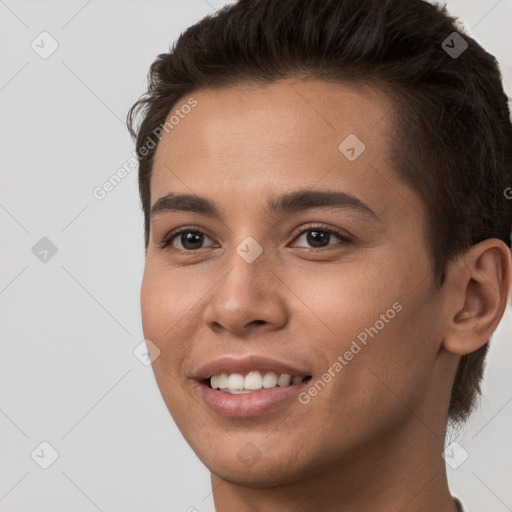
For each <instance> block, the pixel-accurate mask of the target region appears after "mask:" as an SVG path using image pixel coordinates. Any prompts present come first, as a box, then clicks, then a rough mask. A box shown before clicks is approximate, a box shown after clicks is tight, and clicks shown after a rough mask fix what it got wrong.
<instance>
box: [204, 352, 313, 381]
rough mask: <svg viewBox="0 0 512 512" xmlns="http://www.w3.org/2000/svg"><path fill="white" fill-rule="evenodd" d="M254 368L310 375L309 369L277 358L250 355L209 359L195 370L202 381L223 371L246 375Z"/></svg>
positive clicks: (304, 375)
mask: <svg viewBox="0 0 512 512" xmlns="http://www.w3.org/2000/svg"><path fill="white" fill-rule="evenodd" d="M252 370H258V371H274V372H276V373H277V374H278V375H279V374H281V373H288V374H289V375H291V376H293V377H295V376H298V377H306V376H308V375H310V374H309V373H308V371H307V370H303V369H301V368H298V367H294V366H292V365H290V364H288V363H284V362H282V361H279V360H277V359H271V358H269V357H262V356H257V355H250V356H245V357H236V356H223V357H220V358H218V359H214V360H213V361H209V362H208V363H206V364H204V365H202V366H201V367H199V369H198V370H197V371H196V372H195V375H194V378H195V379H196V380H199V381H202V380H205V379H209V378H210V377H212V376H213V375H220V374H221V373H227V374H231V373H241V374H242V375H245V374H247V373H249V372H250V371H252Z"/></svg>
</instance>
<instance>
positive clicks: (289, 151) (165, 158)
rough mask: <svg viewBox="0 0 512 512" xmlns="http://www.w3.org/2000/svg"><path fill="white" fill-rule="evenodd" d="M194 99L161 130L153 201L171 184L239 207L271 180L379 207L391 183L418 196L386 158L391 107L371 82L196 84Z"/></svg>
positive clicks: (269, 189) (272, 186)
mask: <svg viewBox="0 0 512 512" xmlns="http://www.w3.org/2000/svg"><path fill="white" fill-rule="evenodd" d="M190 97H192V98H193V99H194V100H195V101H196V102H197V103H196V104H195V106H194V107H193V108H192V109H186V111H187V112H189V113H187V114H185V115H184V114H182V115H181V116H179V122H177V123H176V122H174V123H173V124H172V126H173V127H172V129H170V130H169V131H168V133H166V132H164V135H163V137H162V139H161V141H160V143H159V145H158V147H157V151H156V153H155V159H154V165H153V175H152V179H151V203H152V204H154V203H155V201H156V200H157V199H158V198H159V197H160V196H162V195H165V194H167V193H169V192H171V191H177V192H182V193H195V194H200V195H207V196H211V195H212V194H214V195H215V194H217V195H218V196H219V197H223V195H225V197H224V200H225V202H231V203H233V202H238V203H239V206H243V205H244V202H245V204H247V200H250V198H251V197H260V196H261V194H264V195H268V196H271V195H273V194H274V193H275V192H276V189H277V188H278V189H279V190H281V191H288V190H295V189H297V188H304V187H306V188H315V187H319V188H329V189H333V188H334V189H337V190H340V191H350V192H352V193H355V194H358V193H359V195H360V196H361V197H362V198H364V199H365V200H366V201H368V202H372V203H373V204H374V205H375V209H376V210H380V211H381V212H382V213H385V211H386V210H387V208H388V204H387V203H386V201H385V200H382V196H383V194H382V193H383V192H384V191H385V190H386V189H388V188H391V189H393V190H394V191H395V194H391V196H393V195H396V194H398V197H402V198H403V197H404V194H405V195H407V194H409V195H410V194H412V196H411V197H410V198H409V199H410V200H412V201H413V202H414V201H415V200H417V199H418V198H417V197H413V196H414V193H413V191H412V190H407V187H406V188H405V189H403V188H404V186H405V185H404V184H402V183H400V181H399V179H398V176H397V175H396V173H395V172H394V169H393V168H392V166H391V164H390V162H388V158H387V150H388V145H389V139H388V137H389V134H390V133H392V128H393V118H392V114H393V108H392V103H391V101H390V100H389V98H388V97H387V96H386V95H385V94H384V93H382V92H380V91H379V90H377V89H374V88H370V87H365V88H363V89H359V90H355V89H354V88H351V87H346V86H341V85H339V84H331V83H327V82H324V81H319V80H309V81H305V80H280V81H278V82H276V83H272V84H266V85H264V86H262V85H254V84H252V85H250V84H243V85H242V84H241V85H237V86H233V87H226V88H220V89H202V90H198V91H196V92H194V93H193V94H191V95H190ZM190 97H184V98H182V99H181V100H179V101H178V102H177V103H176V105H174V107H173V108H172V110H171V112H170V113H169V116H168V119H170V118H171V116H173V115H174V116H175V117H174V121H176V119H177V117H178V116H176V114H177V113H179V111H180V108H181V106H182V105H184V104H186V103H187V101H189V100H190ZM176 111H178V112H176ZM352 148H353V149H354V150H353V151H352ZM347 150H348V152H347ZM354 155H355V156H356V158H355V159H354V158H353V157H354ZM348 157H350V158H348ZM320 185H321V186H320ZM401 189H403V190H401ZM388 197H390V195H389V194H388ZM390 199H391V200H392V201H393V197H390ZM394 200H395V205H396V198H395V199H394ZM396 206H399V205H396ZM405 206H406V205H404V207H405Z"/></svg>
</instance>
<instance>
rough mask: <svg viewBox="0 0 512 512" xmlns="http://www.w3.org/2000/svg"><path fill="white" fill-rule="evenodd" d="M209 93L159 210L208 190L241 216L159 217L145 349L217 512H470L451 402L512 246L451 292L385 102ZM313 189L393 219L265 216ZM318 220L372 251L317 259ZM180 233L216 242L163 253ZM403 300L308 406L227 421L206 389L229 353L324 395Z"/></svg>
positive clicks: (150, 262)
mask: <svg viewBox="0 0 512 512" xmlns="http://www.w3.org/2000/svg"><path fill="white" fill-rule="evenodd" d="M193 97H194V98H195V99H196V100H197V102H198V103H197V106H195V107H194V108H193V109H192V111H191V112H190V113H189V114H188V115H187V116H186V117H184V119H182V120H180V122H179V124H177V125H176V126H174V128H173V129H172V130H171V131H170V132H169V133H166V134H164V136H163V138H162V139H161V141H160V143H159V145H158V148H157V151H156V155H155V160H154V168H153V175H152V180H151V204H152V205H154V204H155V202H156V201H157V200H158V198H160V197H162V196H164V195H166V194H168V193H169V192H175V193H194V194H198V195H201V196H204V197H206V198H208V199H210V200H212V201H214V202H215V203H216V204H217V205H218V207H219V209H220V211H221V213H222V215H223V218H222V220H218V219H212V218H209V217H206V216H203V215H199V214H197V213H192V212H162V213H160V214H158V215H156V216H154V217H152V219H151V228H150V242H149V246H148V251H147V257H146V265H145V271H144V277H143V283H142V289H141V311H142V323H143V330H144V336H145V337H146V338H149V339H150V340H152V342H153V343H155V344H156V345H157V346H158V347H159V349H160V351H161V353H160V356H159V357H158V358H157V359H156V360H155V361H154V362H153V370H154V373H155V377H156V380H157V383H158V386H159V388H160V391H161V393H162V396H163V399H164V401H165V403H166V405H167V407H168V409H169V411H170V413H171V415H172V417H173V419H174V420H175V422H176V424H177V426H178V427H179V429H180V431H181V432H182V434H183V436H184V437H185V439H186V440H187V442H188V443H189V444H190V446H191V447H192V449H193V450H194V451H195V453H196V454H197V456H198V457H199V458H200V460H201V461H202V462H203V463H204V464H205V465H206V466H207V467H208V469H209V470H210V472H211V481H212V488H213V497H214V502H215V506H216V510H217V512H234V511H237V512H239V511H268V510H273V511H280V512H288V511H290V512H291V511H294V512H296V511H297V510H330V511H335V512H356V511H358V512H360V511H361V510H375V511H379V512H391V511H393V512H397V511H400V512H409V511H410V512H413V511H414V512H423V511H424V512H439V511H446V512H448V511H453V510H455V507H454V505H453V500H452V497H451V494H450V491H449V488H448V485H447V479H446V470H445V462H444V460H443V459H442V457H441V453H442V451H443V450H444V438H445V431H446V423H447V411H448V403H449V397H450V391H451V386H452V383H453V378H454V375H455V371H456V367H457V363H458V361H459V359H460V356H461V355H462V354H467V353H470V352H473V351H475V350H477V349H478V348H479V347H480V346H482V345H483V344H484V343H485V342H486V341H487V340H488V339H489V337H490V336H491V334H492V333H493V332H494V330H495V329H496V327H497V326H498V324H499V321H500V320H501V317H502V315H503V312H504V309H505V305H506V301H507V297H508V293H509V290H510V274H511V270H510V267H511V264H510V255H509V250H508V248H507V246H506V245H505V244H504V243H503V242H501V241H499V240H497V239H489V240H485V241H483V242H481V243H480V244H478V245H475V246H473V247H472V248H471V250H470V251H468V252H467V253H466V254H464V255H463V256H462V257H460V258H458V259H456V260H455V261H453V262H451V263H450V266H449V267H448V274H447V281H446V283H445V285H444V286H443V287H442V288H440V289H439V288H438V287H437V286H436V285H435V282H434V276H433V274H432V267H431V262H430V261H429V259H428V252H427V246H426V242H425V235H424V233H425V222H426V212H425V208H424V205H423V204H422V201H421V200H420V198H419V197H418V196H417V194H416V193H415V192H414V191H413V190H412V189H411V188H410V187H408V186H406V185H405V184H404V183H403V182H402V181H401V180H400V179H399V177H398V175H397V174H396V172H395V171H394V169H393V168H392V167H391V165H390V164H389V162H388V159H387V153H386V143H385V136H386V134H387V133H388V131H389V130H392V128H393V125H392V123H393V119H392V115H391V112H393V110H392V105H391V104H390V102H389V100H388V98H387V97H386V96H384V94H381V93H380V92H379V91H378V90H374V89H370V88H368V89H361V88H358V89H357V90H354V89H351V88H348V87H344V86H340V85H334V84H328V83H325V82H322V81H318V80H309V81H304V80H298V79H296V80H280V81H279V82H276V83H274V84H272V85H267V86H265V87H262V86H254V85H242V84H240V85H237V86H234V87H229V88H222V89H217V90H212V89H204V90H200V91H196V93H194V94H193ZM187 99H188V98H184V99H183V100H180V102H178V104H177V105H175V107H174V108H179V105H180V104H184V103H186V101H187ZM174 108H173V110H174ZM351 133H353V134H356V135H357V137H358V138H359V139H360V140H361V141H363V142H364V144H365V146H366V149H365V151H364V152H363V153H362V154H361V155H360V156H359V157H358V158H357V159H356V160H355V161H353V162H351V161H349V160H348V159H347V158H345V157H344V156H343V155H342V154H341V152H340V151H339V150H338V145H339V144H340V142H341V141H342V140H343V139H345V137H347V135H348V134H351ZM304 187H307V188H309V189H314V190H317V189H322V190H323V189H329V190H337V191H344V192H348V193H350V194H353V195H355V196H357V197H358V198H359V199H361V200H362V201H364V202H365V203H366V204H367V205H368V206H370V207H371V208H372V209H373V210H374V211H375V213H376V214H377V216H378V217H379V220H377V219H375V218H371V217H365V216H364V215H363V214H361V213H360V212H357V211H355V210H350V209H345V210H330V211H329V210H325V209H318V208H316V209H315V208H313V209H309V210H304V211H297V212H292V213H286V214H284V215H279V216H271V215H268V214H267V213H265V211H264V209H263V206H264V204H265V203H266V201H267V199H268V198H270V197H274V196H276V195H279V194H281V193H284V192H290V191H293V190H296V189H299V188H304ZM308 223H314V224H315V225H320V226H322V227H324V228H334V229H339V230H343V231H346V232H348V233H350V234H351V235H352V236H353V238H354V240H353V242H352V243H348V244H347V243H345V242H343V241H340V239H339V238H337V237H336V235H331V236H330V239H329V235H324V236H327V238H328V246H327V247H323V248H322V247H320V250H319V251H318V252H317V253H316V254H314V253H308V252H307V249H308V248H314V247H319V245H318V244H317V245H316V246H315V245H312V244H314V239H313V240H311V237H309V238H308V233H309V234H310V233H311V231H305V228H303V226H307V224H308ZM181 227H184V228H186V227H192V228H194V229H192V231H194V230H197V229H200V230H201V231H203V232H205V236H204V239H203V243H202V245H201V244H200V242H199V244H198V245H196V246H192V249H188V250H189V252H188V253H183V252H182V253H180V252H179V249H182V251H185V250H186V248H185V246H184V245H183V243H184V239H183V238H182V237H181V236H179V235H178V236H177V237H175V238H174V241H173V243H172V245H170V246H169V247H168V248H166V249H163V248H161V246H160V243H161V242H162V240H163V239H164V237H165V235H167V234H168V233H169V232H171V230H176V229H177V228H181ZM309 229H311V228H309ZM317 229H321V228H320V227H317ZM247 236H251V237H253V238H254V239H255V240H256V241H257V242H258V243H259V244H260V246H261V247H262V249H263V252H262V254H261V255H260V256H259V257H258V258H257V259H256V260H255V261H254V262H252V263H250V264H248V263H247V262H246V261H245V260H244V259H242V258H241V257H240V256H239V255H238V254H237V252H236V248H237V247H238V245H239V244H240V243H241V242H242V241H243V240H244V239H245V238H246V237H247ZM185 244H186V239H185ZM197 246H199V247H201V248H200V249H194V247H197ZM186 247H190V244H189V245H188V246H186ZM173 249H174V251H173ZM396 302H398V303H399V304H400V305H401V306H402V309H401V311H400V312H398V313H397V314H396V315H395V316H394V318H393V319H392V320H390V321H389V322H387V323H385V326H384V327H383V328H382V329H381V330H380V331H379V332H378V334H377V335H376V336H375V337H374V338H373V339H372V338H369V340H368V344H367V345H366V346H363V348H362V350H361V351H360V352H359V353H358V354H357V355H355V356H354V357H353V359H352V360H351V361H349V362H348V364H346V365H345V366H344V367H343V369H342V370H341V371H339V372H336V373H335V377H334V378H332V379H331V381H330V382H329V383H328V384H327V385H326V386H325V387H324V388H323V389H322V390H321V391H320V392H319V393H318V394H317V395H316V396H314V397H312V398H311V400H310V401H309V403H307V404H301V403H299V401H295V400H292V401H291V403H290V404H289V405H287V406H286V407H279V408H277V409H275V410H274V411H271V412H268V413H265V414H263V415H261V416H259V417H252V418H244V419H240V418H226V417H223V416H220V415H218V414H217V413H215V412H214V411H212V410H211V409H209V408H208V406H207V405H206V404H205V403H204V402H203V401H202V399H201V394H200V392H199V391H200V390H199V387H198V383H197V382H196V381H194V380H193V379H192V378H191V377H192V375H193V373H194V371H196V370H197V368H198V367H199V366H201V365H203V364H204V363H206V362H207V361H210V360H212V359H214V358H217V357H219V356H221V355H226V354H234V355H237V356H241V355H247V354H258V355H267V356H273V357H275V358H277V359H280V360H284V361H287V362H289V363H291V364H294V365H297V366H299V367H301V368H307V369H309V373H310V374H311V375H313V380H316V379H317V378H320V377H321V376H322V374H324V373H325V372H326V371H327V370H328V368H329V367H332V365H333V364H334V362H335V361H336V360H337V358H338V356H339V355H343V354H344V353H345V352H346V351H347V350H348V349H349V348H350V345H351V343H352V341H353V340H354V339H356V338H357V336H358V334H359V333H361V331H364V330H365V328H368V327H370V326H374V324H375V322H376V321H377V320H379V318H381V317H380V315H381V314H383V313H385V312H386V310H388V309H389V308H391V307H392V305H393V304H394V303H396ZM248 443H252V444H250V445H248ZM248 446H249V447H250V448H247V447H248ZM244 447H245V448H244ZM240 450H242V452H241V453H244V450H246V451H247V450H249V451H252V452H253V453H256V454H257V456H256V457H255V458H254V460H255V461H256V462H254V463H252V464H250V463H247V460H245V461H244V460H243V458H241V457H239V456H237V455H238V453H239V452H240Z"/></svg>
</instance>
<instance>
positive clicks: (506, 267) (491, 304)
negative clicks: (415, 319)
mask: <svg viewBox="0 0 512 512" xmlns="http://www.w3.org/2000/svg"><path fill="white" fill-rule="evenodd" d="M511 266H512V264H511V253H510V249H509V248H508V247H507V245H506V244H505V243H504V242H503V241H501V240H499V239H497V238H489V239H487V240H483V241H482V242H480V243H478V244H476V245H474V246H472V247H471V248H470V249H469V250H468V251H467V252H466V253H464V255H463V256H461V257H460V258H457V259H456V260H455V261H453V262H450V264H449V268H448V272H447V283H446V284H447V285H448V286H447V294H448V296H447V301H446V307H447V308H448V311H447V314H448V316H447V317H446V318H447V322H448V325H447V329H446V331H445V337H444V339H443V347H444V348H445V349H446V350H447V351H449V352H452V353H454V354H459V355H465V354H469V353H471V352H474V351H475V350H478V349H479V348H480V347H481V346H483V345H485V343H487V341H488V340H489V339H490V338H491V336H492V334H493V332H494V331H495V330H496V328H497V327H498V324H499V323H500V321H501V319H502V317H503V313H504V312H505V308H506V306H507V302H508V300H509V294H510V287H511Z"/></svg>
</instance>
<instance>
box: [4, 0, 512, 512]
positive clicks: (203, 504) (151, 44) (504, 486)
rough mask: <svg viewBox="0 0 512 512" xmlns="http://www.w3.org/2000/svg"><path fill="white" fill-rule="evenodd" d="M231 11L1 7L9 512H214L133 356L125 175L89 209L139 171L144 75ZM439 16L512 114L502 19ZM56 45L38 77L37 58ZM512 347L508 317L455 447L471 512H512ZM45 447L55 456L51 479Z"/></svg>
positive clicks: (134, 220) (98, 5) (12, 1)
mask: <svg viewBox="0 0 512 512" xmlns="http://www.w3.org/2000/svg"><path fill="white" fill-rule="evenodd" d="M223 3H224V2H222V1H219V2H214V1H212V0H208V1H206V0H187V1H186V2H178V1H171V0H167V1H165V2H164V1H153V2H142V1H140V0H139V1H125V2H119V1H118V2H114V1H100V0H92V1H91V0H90V1H85V0H73V1H66V2H64V1H45V2H43V1H39V2H37V1H27V0H25V1H22V0H6V1H2V0H0V38H1V43H0V48H1V52H2V53H1V65H0V107H1V113H2V115H1V117H0V144H1V147H0V149H1V187H0V222H1V234H2V248H1V253H0V254H1V256H0V257H1V260H0V315H1V317H0V318H1V353H0V394H1V395H0V431H1V435H0V449H1V456H0V475H1V478H0V510H2V511H3V512H15V511H17V512H32V511H34V512H36V511H37V512H45V511H53V512H57V511H68V510H74V511H84V512H89V511H91V512H92V511H94V510H101V511H104V512H107V511H121V510H122V511H126V512H129V511H138V512H141V511H144V512H150V511H155V512H156V511H162V512H163V511H166V512H170V511H176V512H178V511H187V510H189V509H190V510H192V509H191V507H194V508H195V510H197V511H200V512H207V511H213V510H214V508H213V500H212V496H211V491H210V480H209V472H208V470H207V469H206V468H205V467H203V466H202V464H201V463H200V462H199V460H198V459H197V458H196V456H195V454H194V453H193V452H192V450H191V449H190V448H189V447H188V445H187V444H186V443H185V441H184V440H183V438H182V436H181V434H180V433H179V431H178V430H177V428H176V427H175V425H174V423H173V421H172V419H171V417H170V415H169V413H168V412H167V409H166V408H165V405H164V403H163V401H162V399H161V397H160V393H159V391H158V388H157V387H156V383H155V381H154V377H153V374H152V371H151V368H150V367H146V366H144V365H143V364H142V363H141V362H140V361H139V360H138V359H137V358H136V357H135V356H134V354H133V350H134V349H135V347H137V346H138V345H139V343H140V342H141V341H142V340H143V335H142V329H141V322H140V312H139V289H140V282H141V277H142V271H143V265H144V251H143V230H142V227H143V225H142V214H141V211H140V209H139V198H138V193H137V184H136V171H135V169H133V170H132V171H131V172H130V173H129V174H128V175H127V176H126V178H124V180H123V181H122V182H121V183H120V184H119V185H118V186H117V187H116V188H115V189H114V190H112V191H111V192H110V193H109V194H108V195H107V196H106V197H105V198H104V199H103V200H97V199H96V198H95V197H94V196H93V193H92V192H93V190H94V188H95V187H98V186H101V185H102V184H103V183H104V182H105V181H106V180H107V179H108V178H109V177H110V176H111V175H112V174H113V173H114V172H116V170H117V169H118V168H119V167H121V166H122V165H123V164H124V163H125V162H127V160H128V159H129V158H130V156H131V155H132V151H133V145H132V142H131V140H130V138H129V136H128V133H127V130H126V128H125V126H124V119H125V116H126V113H127V110H128V108H129V107H130V106H131V104H132V103H133V102H134V101H135V100H136V99H137V97H138V96H139V94H140V93H142V92H143V89H144V86H145V83H146V73H147V71H148V68H149V65H150V63H151V62H152V61H153V59H154V58H155V57H156V55H157V54H158V53H161V52H164V51H166V50H167V49H168V46H169V44H170V43H171V42H173V41H174V40H175V39H176V38H177V37H178V35H179V33H180V31H182V30H184V29H185V28H186V27H188V26H189V25H190V24H192V23H194V22H196V21H198V20H199V19H200V18H202V17H203V16H204V15H206V14H207V13H209V12H211V11H213V10H214V9H215V8H218V7H220V6H221V5H222V4H223ZM448 8H449V10H450V12H451V13H452V14H455V15H457V16H459V17H460V20H461V22H463V24H464V26H465V27H466V29H468V30H469V32H470V34H471V35H472V36H473V37H474V38H475V39H476V40H477V41H478V42H480V43H481V44H482V45H483V46H484V47H485V48H486V49H487V50H488V51H489V52H491V53H492V54H494V55H495V56H496V57H497V58H498V60H499V62H500V65H501V68H502V73H503V76H504V80H505V84H506V88H507V93H508V95H509V96H511V95H512V55H511V51H510V48H511V43H512V40H511V37H510V21H511V20H512V1H511V0H501V1H495V0H486V1H482V0H478V1H476V0H475V1H463V0H458V1H450V2H448ZM43 31H47V32H48V33H49V34H51V38H52V39H50V36H39V34H41V32H43ZM41 39H43V42H41ZM53 40H55V41H57V43H58V45H59V46H58V49H57V50H56V51H55V52H54V53H53V54H52V55H51V56H49V57H48V58H46V59H43V58H42V57H41V56H40V53H36V51H35V50H34V49H33V48H32V47H31V44H32V42H33V41H35V43H34V44H35V45H39V48H38V51H39V52H42V51H43V50H44V51H49V50H50V49H51V45H52V44H55V43H53V42H52V41H53ZM43 47H44V48H43ZM43 237H47V238H48V239H49V240H50V241H51V243H52V244H54V246H55V247H56V249H57V253H56V254H54V255H52V252H51V248H49V246H48V241H44V240H43V241H42V242H40V239H41V238H43ZM38 243H39V244H41V245H36V244H38ZM34 246H36V249H37V250H36V249H34V252H35V253H36V254H34V252H33V247H34ZM45 249H46V250H49V252H48V254H45V253H44V252H38V251H44V250H45ZM44 255H45V256H44ZM43 257H46V261H41V260H40V258H43ZM511 333H512V317H511V312H510V306H509V307H508V308H507V311H506V313H505V317H504V319H503V320H502V322H501V324H500V326H499V328H498V331H497V332H496V333H495V336H494V338H493V343H492V348H491V351H490V356H489V360H488V361H489V362H488V366H487V371H486V376H485V380H484V384H483V390H484V398H483V399H482V402H481V410H480V411H479V412H477V413H475V414H474V415H473V417H472V418H471V421H470V422H469V424H468V425H467V427H466V428H465V429H464V430H463V431H462V432H458V433H453V434H452V435H451V436H450V437H449V439H448V441H447V444H448V443H450V442H452V441H456V442H457V443H459V445H460V446H461V447H462V449H463V450H465V451H466V452H467V454H468V458H467V459H466V460H465V461H464V462H463V463H462V464H461V465H460V466H459V467H457V468H456V469H453V468H452V467H448V476H449V481H450V485H451V488H452V491H453V493H454V494H455V495H458V496H462V498H463V502H464V504H465V505H466V507H467V510H468V511H480V510H486V511H492V512H505V511H507V510H508V511H512V485H511V481H512V460H511V459H512V457H511V454H512V438H511V436H510V431H511V425H512V404H511V402H512V386H511V382H512V378H511V373H512V372H511V370H512V367H511V364H512V363H511V361H512V347H511V345H510V343H509V341H510V336H511ZM43 441H46V442H48V443H50V445H51V446H52V447H53V448H54V449H55V450H56V451H57V452H58V458H57V459H56V460H55V462H54V463H53V464H52V465H51V466H50V467H49V468H48V469H42V468H41V467H40V464H44V463H45V461H46V462H48V461H49V460H50V459H49V458H50V457H51V450H50V449H49V448H47V447H45V445H43V446H40V443H41V442H43ZM453 448H455V452H454V453H455V458H457V459H458V460H459V462H460V459H461V457H463V456H464V454H465V452H462V451H461V449H460V448H458V446H457V445H453V446H452V449H453ZM32 453H34V454H35V455H33V456H32V455H31V454H32ZM36 462H37V463H36ZM399 469H400V468H398V470H399Z"/></svg>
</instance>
